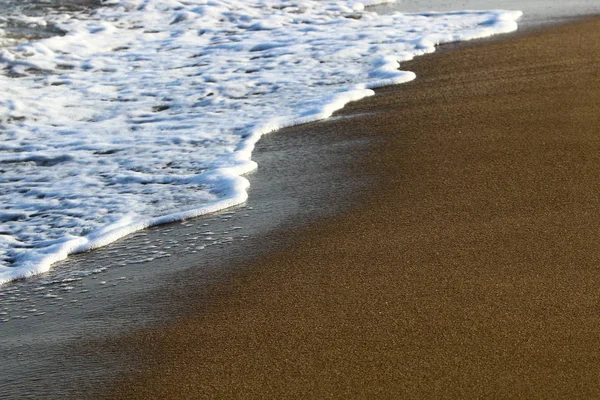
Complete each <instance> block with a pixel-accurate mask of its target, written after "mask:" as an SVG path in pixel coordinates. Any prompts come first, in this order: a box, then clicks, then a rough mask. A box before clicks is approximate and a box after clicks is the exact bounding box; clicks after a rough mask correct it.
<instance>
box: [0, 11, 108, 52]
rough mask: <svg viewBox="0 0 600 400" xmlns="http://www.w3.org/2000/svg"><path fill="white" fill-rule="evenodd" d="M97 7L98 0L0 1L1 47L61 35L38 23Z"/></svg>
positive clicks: (53, 27) (51, 26)
mask: <svg viewBox="0 0 600 400" xmlns="http://www.w3.org/2000/svg"><path fill="white" fill-rule="evenodd" d="M100 5H101V0H0V47H7V46H13V45H16V44H20V43H24V42H30V41H33V40H38V39H43V38H47V37H51V36H56V35H60V34H62V32H61V30H60V29H58V28H57V27H55V26H53V25H52V24H44V23H43V22H42V23H39V22H38V21H37V20H39V19H40V18H41V19H42V20H43V19H44V17H47V16H52V15H57V14H65V13H66V14H71V13H78V12H85V11H89V10H92V9H94V8H96V7H99V6H100Z"/></svg>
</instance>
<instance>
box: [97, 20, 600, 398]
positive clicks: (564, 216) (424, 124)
mask: <svg viewBox="0 0 600 400" xmlns="http://www.w3.org/2000/svg"><path fill="white" fill-rule="evenodd" d="M598 26H599V22H598V19H597V18H595V19H591V20H589V21H584V22H578V23H575V24H570V25H564V26H559V27H552V28H549V29H547V30H543V31H541V32H533V33H528V34H526V35H523V36H518V37H513V38H510V39H506V40H503V38H501V37H500V38H499V40H497V41H493V42H490V43H486V44H484V45H480V46H467V47H466V48H464V49H459V50H457V51H455V52H442V53H435V54H433V55H429V56H427V57H424V58H419V59H416V60H414V61H412V62H410V63H404V64H403V68H407V69H411V70H414V71H415V72H417V74H418V75H419V78H418V79H417V81H416V82H412V83H408V84H404V85H401V86H399V87H390V88H383V89H379V90H378V91H377V95H376V96H375V97H374V98H372V99H365V100H363V101H361V102H358V103H352V104H349V105H348V106H347V107H346V108H345V109H344V110H342V111H341V112H339V113H338V114H337V117H334V118H333V119H332V120H329V121H324V122H320V123H318V124H311V126H310V127H308V126H302V127H294V128H288V129H285V130H284V131H281V132H279V133H277V135H279V136H286V135H287V136H294V135H296V136H297V137H301V136H302V135H305V134H309V132H308V131H309V130H310V131H311V132H310V134H311V135H313V136H318V135H319V133H318V132H323V131H329V132H331V131H333V132H335V133H334V136H337V137H338V138H339V137H342V138H343V140H342V142H344V141H350V142H352V141H355V140H361V139H362V140H364V139H365V137H364V133H363V131H364V130H365V129H368V130H369V131H370V132H371V134H370V136H369V138H370V139H369V140H368V141H371V143H370V144H369V145H368V146H365V148H364V149H365V150H364V154H363V155H362V156H361V157H360V158H358V160H360V162H357V163H356V164H355V165H353V166H352V167H353V168H355V171H363V173H364V175H363V179H364V178H365V177H366V178H367V179H368V181H369V184H370V185H371V187H370V189H369V190H364V188H363V189H362V191H361V192H360V195H359V204H358V205H356V206H355V207H354V206H353V207H351V209H350V210H349V211H348V212H344V213H342V214H341V215H340V216H333V217H329V218H325V220H324V221H322V222H317V223H314V224H313V225H312V226H310V227H301V228H297V229H293V228H290V230H286V231H284V232H283V234H282V233H274V234H271V235H270V236H267V237H270V238H275V236H279V237H281V236H283V237H286V238H287V239H286V240H284V245H281V244H280V247H281V248H282V249H281V250H279V251H275V252H272V253H270V254H267V255H263V256H260V257H258V258H257V259H256V260H255V261H253V262H250V263H248V262H246V261H244V260H242V261H240V262H239V264H240V265H239V268H236V270H235V271H233V272H232V274H231V275H230V276H228V277H227V279H224V280H222V281H219V282H216V283H215V284H214V285H210V287H209V288H208V290H207V291H206V292H204V293H203V294H202V296H200V298H199V299H198V298H194V299H184V300H183V301H181V299H182V298H184V297H185V296H186V293H187V296H189V295H190V292H189V290H190V289H191V288H193V286H194V285H193V283H190V281H193V276H194V275H193V273H190V272H187V273H185V274H187V277H185V278H183V277H182V281H185V282H179V283H178V284H171V285H168V287H169V291H170V294H169V295H168V296H171V298H172V300H173V303H172V305H173V306H175V305H177V304H185V307H190V308H189V309H188V310H187V316H186V317H184V318H182V319H179V320H178V321H176V322H174V323H172V324H168V325H166V326H162V327H158V328H157V329H155V330H150V331H146V332H140V333H137V334H133V335H128V336H126V337H124V338H120V339H119V341H120V342H121V344H120V345H119V346H117V348H119V349H120V351H124V350H126V351H133V352H134V353H136V352H137V357H139V356H140V354H144V355H142V356H141V358H142V359H144V360H146V368H144V369H142V370H141V371H140V372H138V373H133V374H131V375H129V378H127V379H125V380H124V381H123V382H121V386H120V388H119V390H118V391H117V392H111V393H110V394H109V395H112V396H117V397H119V398H151V397H161V396H180V397H185V396H192V395H193V396H197V397H202V396H203V395H205V396H211V395H212V396H216V395H219V396H221V395H222V396H235V394H236V393H238V394H239V393H244V394H245V395H248V396H252V395H254V396H257V397H258V396H261V395H266V394H268V395H269V396H272V397H277V396H278V395H279V396H282V395H290V394H292V393H294V394H296V395H297V396H299V397H303V396H304V397H306V396H309V397H310V396H321V395H323V396H324V395H325V394H326V393H329V396H333V397H336V396H340V397H342V396H345V397H360V396H367V395H369V396H377V395H379V396H382V395H383V396H385V395H387V396H391V395H393V394H394V393H396V394H398V395H405V396H407V395H409V396H410V395H412V396H415V397H427V396H432V395H441V394H444V395H456V396H475V395H483V396H486V395H491V394H496V395H506V396H513V397H518V396H524V397H528V396H533V395H541V394H542V393H543V394H545V395H546V396H559V397H560V396H561V395H574V394H578V395H580V396H588V397H592V396H593V394H598V392H599V391H600V386H599V385H598V382H597V378H595V377H594V376H593V375H594V374H593V371H594V370H595V368H594V367H597V362H596V360H594V357H593V353H594V343H596V342H597V339H598V338H597V335H596V334H594V332H598V331H599V330H598V329H597V328H598V324H600V321H599V320H598V318H597V317H595V316H594V313H593V308H594V304H595V303H594V301H593V299H594V298H597V294H598V293H597V292H598V290H597V289H595V288H597V287H598V285H597V284H595V283H594V282H596V283H600V282H597V281H598V279H599V278H598V277H597V276H595V275H594V272H595V269H594V265H597V261H598V260H600V254H599V253H598V250H596V249H595V244H596V243H597V240H596V239H598V235H599V232H596V231H595V229H594V227H595V226H596V227H597V226H600V225H599V224H595V219H596V218H597V217H595V216H594V205H595V204H597V200H598V199H600V196H599V193H598V189H596V188H595V187H594V185H593V182H594V177H595V176H597V175H595V171H597V170H598V169H600V160H598V159H597V157H595V156H594V154H597V152H595V151H594V147H593V146H595V145H597V143H596V142H597V140H595V139H594V135H593V129H594V127H597V126H598V124H597V122H598V121H597V117H596V116H595V114H596V113H597V110H595V109H594V104H597V103H595V102H594V99H597V96H598V91H599V88H598V85H597V83H596V84H594V83H595V82H597V79H596V80H595V81H594V80H593V79H591V80H590V79H587V80H585V78H583V77H588V78H589V77H590V76H592V77H593V76H594V72H593V68H594V67H593V65H591V64H593V62H592V60H593V59H594V57H597V54H598V51H599V50H598V48H597V47H598V46H597V45H594V40H593V38H594V37H595V36H594V35H596V36H597V33H595V32H597V31H598ZM594 31H595V32H594ZM582 38H587V40H584V39H582ZM566 44H569V45H570V46H567V47H566V49H565V48H564V46H565V45H566ZM440 59H443V63H441V64H440V63H439V60H440ZM573 72H576V73H573ZM585 74H587V75H585ZM491 91H493V92H491ZM490 93H495V94H496V95H497V97H494V96H490ZM586 96H587V97H586ZM442 107H443V108H444V109H443V110H440V108H442ZM398 110H400V111H398ZM549 110H552V113H549ZM345 116H350V117H351V118H348V119H345V118H344V117H345ZM536 116H537V117H536ZM573 128H575V129H573ZM482 131H483V132H482ZM398 132H402V133H403V134H401V135H398ZM268 140H269V139H267V140H265V142H267V141H268ZM465 145H468V146H465ZM471 146H472V147H471ZM590 186H591V187H590ZM292 192H293V191H292ZM399 249H400V251H399ZM190 278H191V279H190ZM178 290H180V291H178ZM195 302H196V303H197V304H196V305H195V306H194V303H195ZM586 352H589V356H588V357H586V356H585V354H586ZM336 371H337V372H336Z"/></svg>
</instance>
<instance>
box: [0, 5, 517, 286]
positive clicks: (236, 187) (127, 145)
mask: <svg viewBox="0 0 600 400" xmlns="http://www.w3.org/2000/svg"><path fill="white" fill-rule="evenodd" d="M375 3H378V1H369V2H365V1H363V2H362V3H358V2H356V1H338V2H326V1H325V2H323V1H316V0H304V1H302V2H293V1H276V0H244V1H241V0H215V1H211V2H207V1H204V0H189V1H186V2H180V1H177V0H144V1H142V0H121V1H110V2H105V4H106V5H110V6H105V7H103V8H100V9H98V10H96V11H95V12H94V13H93V14H92V15H91V16H88V17H86V18H83V17H78V16H77V14H73V15H66V14H65V15H61V16H56V17H54V18H55V19H54V20H52V21H49V23H52V24H53V26H56V27H58V28H60V29H61V30H62V31H65V32H66V34H65V36H61V37H52V38H48V39H44V40H40V41H36V42H32V43H27V44H21V45H18V46H16V47H11V48H7V49H1V50H0V69H2V71H4V73H3V74H1V75H0V93H2V95H1V96H0V130H1V132H2V133H1V135H2V138H3V140H2V144H0V169H1V170H2V175H1V176H0V182H1V183H2V186H3V189H4V190H3V191H2V192H1V193H0V203H1V204H2V206H1V209H0V262H1V263H2V265H1V266H0V283H3V282H8V281H11V280H15V279H19V278H26V277H29V276H32V275H35V274H39V273H42V272H45V271H48V270H49V269H50V267H51V265H52V264H53V263H55V262H57V261H59V260H62V259H64V258H65V257H67V256H68V255H69V254H72V253H76V252H82V251H86V250H90V249H93V248H97V247H100V246H104V245H106V244H108V243H110V242H113V241H115V240H117V239H119V238H121V237H123V236H125V235H128V234H130V233H132V232H135V231H138V230H140V229H144V228H147V227H149V226H153V225H157V224H164V223H167V222H173V221H177V220H182V219H186V218H192V217H195V216H199V215H203V214H207V213H212V212H215V211H218V210H222V209H225V208H228V207H232V206H235V205H237V204H240V203H243V202H244V201H245V200H246V198H247V194H246V190H247V188H248V186H249V183H248V180H247V179H246V178H244V177H243V175H244V174H245V173H247V172H249V171H251V170H253V169H254V168H256V164H255V163H254V162H253V161H252V160H251V155H252V151H253V149H254V146H255V143H256V142H257V140H259V138H260V137H261V136H262V135H263V134H265V133H269V132H273V131H275V130H277V129H280V128H282V127H286V126H290V125H294V124H299V123H306V122H310V121H315V120H319V119H323V118H327V117H329V116H330V115H331V114H332V113H333V112H335V111H336V110H339V109H340V108H342V107H343V106H344V105H345V104H347V103H348V102H350V101H356V100H359V99H361V98H363V97H365V96H370V95H372V94H373V91H372V90H371V89H373V88H375V87H379V86H382V85H389V84H397V83H402V82H406V81H409V80H412V79H414V78H415V75H414V73H412V72H407V71H400V70H399V69H398V68H399V66H400V65H399V63H400V62H402V61H405V60H408V59H410V58H412V57H414V56H417V55H422V54H427V53H430V52H432V51H434V46H435V45H437V44H439V43H445V42H450V41H458V40H467V39H474V38H479V37H484V36H489V35H492V34H498V33H503V32H510V31H514V30H515V29H516V28H517V24H516V22H515V21H516V20H517V19H518V18H519V16H520V13H519V12H506V11H485V12H460V13H431V14H400V13H396V14H392V15H377V14H375V13H373V12H369V11H368V10H365V8H364V6H365V5H370V4H375Z"/></svg>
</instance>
